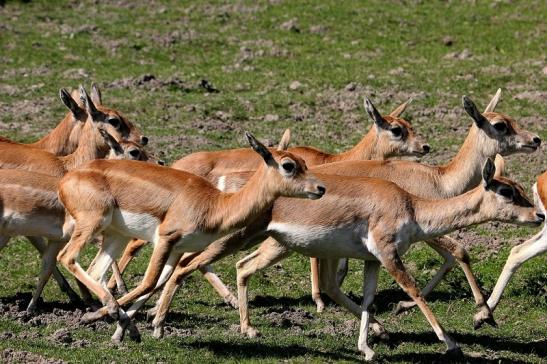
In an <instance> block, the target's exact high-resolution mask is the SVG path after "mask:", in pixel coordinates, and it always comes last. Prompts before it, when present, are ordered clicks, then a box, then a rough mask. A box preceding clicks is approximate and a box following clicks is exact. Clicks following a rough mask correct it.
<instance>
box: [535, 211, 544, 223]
mask: <svg viewBox="0 0 547 364" xmlns="http://www.w3.org/2000/svg"><path fill="white" fill-rule="evenodd" d="M536 216H537V217H539V218H540V219H541V220H542V221H545V215H544V214H542V213H539V212H537V213H536Z"/></svg>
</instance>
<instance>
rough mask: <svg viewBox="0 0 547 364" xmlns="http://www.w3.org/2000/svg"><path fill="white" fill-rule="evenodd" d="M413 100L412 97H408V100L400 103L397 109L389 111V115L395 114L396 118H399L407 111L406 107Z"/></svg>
mask: <svg viewBox="0 0 547 364" xmlns="http://www.w3.org/2000/svg"><path fill="white" fill-rule="evenodd" d="M411 102H412V98H410V99H408V101H407V102H404V103H402V104H401V105H399V106H398V107H397V108H396V109H395V110H393V111H392V112H390V113H389V116H393V117H394V118H398V117H400V116H401V114H402V113H403V112H404V111H405V109H406V107H407V106H408V105H410V103H411Z"/></svg>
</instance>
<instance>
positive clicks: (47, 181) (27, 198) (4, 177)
mask: <svg viewBox="0 0 547 364" xmlns="http://www.w3.org/2000/svg"><path fill="white" fill-rule="evenodd" d="M101 131H102V130H101ZM103 136H104V137H105V139H107V143H108V144H109V145H110V146H111V153H110V155H109V158H110V159H124V158H126V159H134V160H142V161H152V162H154V161H155V160H154V159H152V160H150V159H149V156H148V154H146V152H145V151H144V150H143V149H142V147H141V146H139V145H138V144H136V143H134V142H128V141H126V142H121V143H120V144H118V143H117V142H116V140H115V139H114V138H113V137H112V136H110V135H109V134H107V133H106V132H104V131H103ZM137 152H138V153H137ZM59 180H60V178H59V177H55V176H51V175H47V174H43V173H36V172H28V171H23V170H10V169H0V206H1V216H0V250H2V249H3V248H4V247H5V246H6V245H7V243H8V241H9V239H10V237H13V236H18V235H25V236H28V237H33V238H34V239H29V240H31V242H32V244H33V245H34V246H35V247H36V249H38V251H39V252H40V255H41V257H42V267H41V271H40V276H39V280H38V285H37V287H36V290H35V291H34V294H33V297H32V299H31V301H30V303H29V305H28V307H27V311H28V312H34V311H35V310H36V308H37V302H38V299H39V297H40V296H41V294H42V291H43V289H44V286H45V285H46V283H47V282H48V280H49V277H50V276H51V274H54V275H55V277H56V279H57V280H58V281H59V285H60V286H61V289H62V290H63V291H64V292H65V293H67V294H68V296H69V298H71V301H79V297H78V296H77V295H76V293H74V291H72V289H71V288H70V285H69V284H68V282H66V280H65V279H64V277H63V276H62V275H61V273H60V272H59V271H58V270H57V268H56V258H57V254H58V253H59V251H60V250H61V247H62V246H63V244H65V243H66V242H67V241H68V238H69V236H67V235H66V234H64V233H63V225H64V223H65V210H64V208H63V206H62V205H61V203H60V202H59V199H58V196H57V184H58V183H59ZM41 238H47V239H48V242H47V243H46V242H45V241H43V240H42V239H41Z"/></svg>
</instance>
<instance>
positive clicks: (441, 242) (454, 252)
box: [396, 236, 496, 329]
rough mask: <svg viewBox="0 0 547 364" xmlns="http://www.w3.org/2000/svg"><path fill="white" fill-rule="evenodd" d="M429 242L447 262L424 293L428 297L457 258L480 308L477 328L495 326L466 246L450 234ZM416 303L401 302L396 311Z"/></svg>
mask: <svg viewBox="0 0 547 364" xmlns="http://www.w3.org/2000/svg"><path fill="white" fill-rule="evenodd" d="M427 243H428V244H429V245H430V246H431V247H432V248H433V249H435V251H437V252H438V253H439V254H440V255H441V256H443V257H444V258H445V264H443V267H441V269H439V271H438V272H437V273H436V274H435V276H434V277H433V279H432V280H431V282H429V283H428V284H427V286H426V287H425V288H424V289H423V290H422V295H423V296H424V297H426V296H427V295H428V294H429V293H431V291H432V290H433V289H434V288H435V287H436V286H437V285H438V284H439V282H440V281H441V280H442V278H443V277H444V275H445V274H446V273H447V272H448V271H450V269H451V268H452V266H453V261H454V258H455V259H456V260H457V261H458V263H459V264H460V266H461V268H462V270H463V272H464V274H465V277H466V278H467V282H468V283H469V286H470V287H471V292H472V293H473V297H474V299H475V304H476V305H477V307H478V308H479V312H478V313H477V314H476V315H475V317H474V327H475V329H478V328H479V327H481V326H482V325H483V323H488V324H490V325H492V326H494V327H495V326H496V321H495V320H494V316H493V315H492V311H491V310H490V308H489V307H488V305H487V304H486V297H485V296H484V294H483V293H482V290H481V289H480V287H479V284H478V283H477V280H476V278H475V275H474V274H473V270H472V269H471V260H470V258H469V254H468V253H467V251H466V250H465V248H463V247H462V246H461V245H460V243H458V242H457V241H456V240H455V239H453V238H451V237H449V236H443V237H440V238H436V239H433V240H430V241H428V242H427ZM415 305H416V303H415V302H413V301H406V302H405V301H402V302H399V305H398V306H397V309H396V312H397V313H399V312H402V311H404V310H405V309H409V308H411V307H414V306H415Z"/></svg>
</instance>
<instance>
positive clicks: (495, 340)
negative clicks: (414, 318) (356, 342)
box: [372, 332, 547, 362]
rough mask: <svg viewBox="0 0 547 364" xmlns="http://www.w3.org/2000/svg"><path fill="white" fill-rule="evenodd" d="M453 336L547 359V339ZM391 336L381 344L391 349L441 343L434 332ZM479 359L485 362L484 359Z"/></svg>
mask: <svg viewBox="0 0 547 364" xmlns="http://www.w3.org/2000/svg"><path fill="white" fill-rule="evenodd" d="M451 335H452V337H453V338H454V339H455V340H456V341H457V342H458V343H460V344H466V345H480V346H481V347H483V348H485V349H490V350H493V351H502V350H503V351H510V352H513V353H520V354H526V355H530V353H535V354H536V355H537V356H539V357H540V358H545V357H547V339H543V340H540V341H536V342H521V341H516V340H512V339H509V338H500V337H494V336H489V335H482V334H458V333H451ZM389 336H390V339H389V341H387V342H386V341H381V343H383V344H385V345H388V346H390V347H396V346H398V345H399V344H402V343H407V342H415V343H420V344H437V343H439V340H438V339H437V337H436V336H435V334H434V333H433V332H420V333H415V332H393V333H391V332H390V334H389ZM372 343H380V341H379V340H378V339H377V338H373V340H372ZM471 359H474V358H469V360H471ZM478 359H480V360H485V359H483V358H478ZM401 360H402V359H401ZM466 360H467V359H466ZM480 362H482V361H480Z"/></svg>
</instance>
